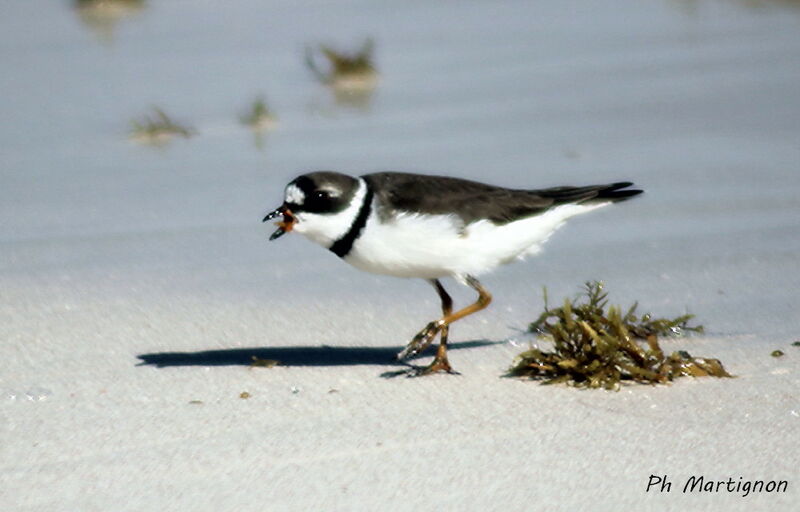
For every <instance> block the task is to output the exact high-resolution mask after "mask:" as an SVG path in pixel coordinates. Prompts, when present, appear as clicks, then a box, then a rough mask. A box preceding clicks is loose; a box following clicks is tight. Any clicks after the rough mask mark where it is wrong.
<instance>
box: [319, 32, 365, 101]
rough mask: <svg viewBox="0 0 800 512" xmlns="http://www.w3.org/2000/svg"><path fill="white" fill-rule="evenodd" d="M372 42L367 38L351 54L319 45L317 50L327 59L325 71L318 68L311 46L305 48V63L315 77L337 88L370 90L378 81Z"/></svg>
mask: <svg viewBox="0 0 800 512" xmlns="http://www.w3.org/2000/svg"><path fill="white" fill-rule="evenodd" d="M374 47H375V45H374V42H373V40H372V39H371V38H368V39H367V40H366V41H365V42H364V44H363V45H362V47H361V49H360V50H359V51H357V52H356V53H353V54H346V53H342V52H339V51H336V50H334V49H333V48H331V47H329V46H326V45H319V52H320V53H322V55H324V56H325V58H326V59H327V60H328V69H327V71H325V70H323V69H322V68H320V66H319V65H318V64H317V61H316V59H315V52H314V50H313V49H312V48H311V47H307V48H306V65H307V66H308V68H309V69H310V70H311V72H312V73H313V74H314V76H315V77H317V79H318V80H319V81H320V82H321V83H323V84H325V85H330V86H332V87H333V88H335V89H339V90H351V91H364V90H371V89H373V88H374V87H375V85H376V84H377V81H378V72H377V69H376V68H375V63H374V58H373V50H374Z"/></svg>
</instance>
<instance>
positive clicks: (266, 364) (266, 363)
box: [250, 356, 281, 368]
mask: <svg viewBox="0 0 800 512" xmlns="http://www.w3.org/2000/svg"><path fill="white" fill-rule="evenodd" d="M252 359H253V362H252V363H250V368H272V367H273V366H278V365H279V364H281V362H280V361H278V360H277V359H261V358H260V357H258V356H253V357H252Z"/></svg>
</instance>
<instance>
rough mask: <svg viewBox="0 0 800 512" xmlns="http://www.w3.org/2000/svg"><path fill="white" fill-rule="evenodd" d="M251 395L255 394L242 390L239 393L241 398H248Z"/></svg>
mask: <svg viewBox="0 0 800 512" xmlns="http://www.w3.org/2000/svg"><path fill="white" fill-rule="evenodd" d="M251 396H253V395H251V394H250V393H248V392H247V391H242V392H241V393H239V398H241V399H242V400H247V399H248V398H250V397H251Z"/></svg>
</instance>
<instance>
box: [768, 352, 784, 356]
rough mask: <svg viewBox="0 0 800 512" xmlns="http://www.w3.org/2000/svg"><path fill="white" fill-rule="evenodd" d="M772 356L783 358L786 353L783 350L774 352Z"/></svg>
mask: <svg viewBox="0 0 800 512" xmlns="http://www.w3.org/2000/svg"><path fill="white" fill-rule="evenodd" d="M770 355H771V356H772V357H783V356H784V353H783V350H773V351H772V353H770Z"/></svg>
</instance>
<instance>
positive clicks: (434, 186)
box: [264, 171, 642, 374]
mask: <svg viewBox="0 0 800 512" xmlns="http://www.w3.org/2000/svg"><path fill="white" fill-rule="evenodd" d="M631 185H632V183H629V182H619V183H612V184H609V185H591V186H587V187H555V188H545V189H539V190H515V189H509V188H503V187H496V186H492V185H486V184H484V183H478V182H474V181H468V180H463V179H459V178H449V177H444V176H426V175H420V174H408V173H397V172H381V173H375V174H367V175H364V176H361V177H352V176H348V175H346V174H340V173H338V172H330V171H319V172H312V173H310V174H304V175H302V176H300V177H298V178H296V179H294V180H293V181H292V182H290V183H289V184H288V185H287V186H286V189H285V193H284V201H283V204H282V205H281V206H280V207H278V208H277V209H275V210H274V211H272V212H270V213H268V214H267V216H266V217H264V221H268V220H270V219H274V218H276V217H282V219H281V221H280V222H278V223H277V225H278V229H277V230H276V231H275V232H274V233H273V234H272V236H271V237H270V240H275V239H276V238H278V237H280V236H282V235H283V234H284V233H288V232H290V231H295V232H297V233H300V234H302V235H304V236H306V237H307V238H309V239H311V240H312V241H313V242H316V243H317V244H319V245H321V246H323V247H325V248H326V249H328V250H330V251H331V252H333V253H334V254H336V255H337V256H339V257H340V258H342V259H343V260H344V261H346V262H347V263H349V264H351V265H353V266H354V267H356V268H359V269H361V270H366V271H368V272H373V273H376V274H386V275H391V276H397V277H418V278H422V279H426V280H427V281H428V282H430V283H431V284H432V285H433V286H434V288H435V289H436V291H437V293H438V294H439V298H440V299H441V302H442V313H443V316H442V318H440V319H438V320H435V321H433V322H430V323H429V324H428V325H426V326H425V328H424V329H422V330H421V331H420V332H419V333H418V334H417V335H416V336H414V338H413V339H412V340H411V342H409V343H408V346H406V348H405V349H404V350H403V351H401V352H400V353H399V354H398V358H399V359H403V358H406V357H410V356H413V355H415V354H418V353H420V352H421V351H423V350H424V349H425V348H427V347H428V346H429V345H430V344H431V342H432V341H433V339H434V338H435V337H436V335H437V334H439V335H440V340H441V341H440V344H439V349H438V351H437V353H436V356H435V357H434V359H433V362H432V363H431V364H430V365H429V366H427V367H425V368H422V369H417V370H416V374H426V373H432V372H438V371H446V372H452V368H451V366H450V363H449V362H448V360H447V336H448V331H449V327H450V324H452V323H453V322H455V321H456V320H459V319H461V318H464V317H465V316H467V315H470V314H472V313H475V312H476V311H480V310H481V309H483V308H485V307H486V306H488V305H489V302H491V300H492V296H491V295H490V294H489V292H487V291H486V289H484V288H483V286H482V285H481V284H480V282H478V280H477V279H476V277H475V276H479V275H481V274H484V273H486V272H488V271H490V270H492V269H494V268H495V267H497V266H499V265H502V264H505V263H510V262H512V261H514V260H517V259H522V258H523V257H525V256H528V255H532V254H536V253H538V252H539V251H540V250H541V247H542V244H544V242H546V241H547V239H548V238H549V237H550V235H552V234H553V232H554V231H555V230H556V229H558V228H559V227H560V226H561V225H562V224H564V222H565V221H566V220H567V219H569V218H570V217H573V216H575V215H578V214H581V213H586V212H589V211H592V210H595V209H597V208H600V207H602V206H605V205H608V204H611V203H614V202H618V201H622V200H624V199H628V198H630V197H632V196H635V195H637V194H640V193H641V192H642V191H641V190H636V189H631V188H628V187H630V186H631ZM448 276H449V277H453V278H455V279H456V280H457V281H459V282H461V283H462V284H465V285H468V286H470V287H472V288H473V289H474V290H475V291H477V292H478V299H477V301H476V302H475V303H474V304H471V305H469V306H467V307H465V308H463V309H460V310H458V311H455V312H454V311H453V301H452V299H451V298H450V295H448V293H447V292H446V291H445V289H444V287H443V286H442V283H441V282H440V281H439V279H440V278H442V277H448Z"/></svg>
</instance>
